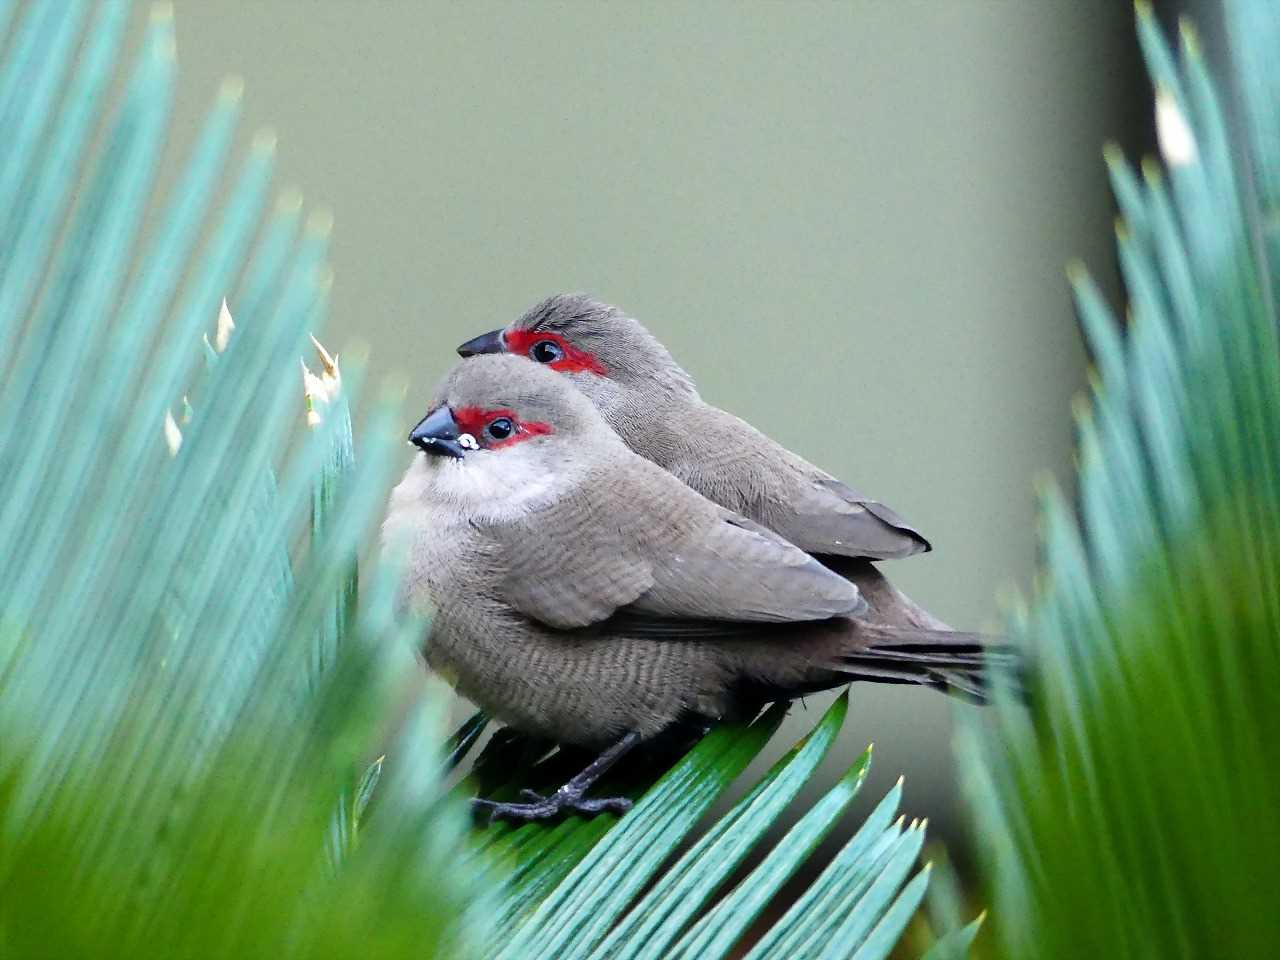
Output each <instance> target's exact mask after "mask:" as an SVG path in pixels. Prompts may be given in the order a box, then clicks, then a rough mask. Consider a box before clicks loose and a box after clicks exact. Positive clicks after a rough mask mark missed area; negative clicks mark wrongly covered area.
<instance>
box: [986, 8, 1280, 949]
mask: <svg viewBox="0 0 1280 960" xmlns="http://www.w3.org/2000/svg"><path fill="white" fill-rule="evenodd" d="M1228 11H1229V15H1230V19H1231V24H1232V27H1233V31H1232V39H1233V47H1234V54H1235V60H1234V67H1235V71H1236V74H1237V79H1238V86H1239V89H1240V90H1241V91H1242V92H1243V94H1244V104H1245V109H1244V111H1243V113H1244V116H1243V121H1244V123H1243V128H1244V130H1245V131H1246V136H1245V137H1242V138H1241V139H1236V138H1235V137H1233V136H1232V135H1231V134H1230V133H1229V132H1228V130H1229V128H1228V125H1227V123H1226V121H1225V120H1224V116H1223V112H1222V110H1221V108H1220V106H1219V104H1218V100H1217V97H1216V94H1215V91H1214V85H1213V84H1212V83H1211V81H1210V77H1209V71H1208V69H1207V68H1206V64H1205V61H1204V58H1203V55H1202V53H1201V51H1200V48H1199V45H1198V43H1197V42H1196V39H1195V36H1194V34H1193V33H1192V32H1191V31H1190V30H1189V29H1186V28H1184V31H1183V37H1182V44H1181V49H1180V51H1179V53H1178V54H1177V55H1175V54H1174V52H1173V51H1171V50H1170V49H1169V48H1168V46H1167V45H1166V43H1165V41H1164V38H1163V37H1162V35H1161V33H1160V31H1159V28H1158V26H1157V24H1156V22H1155V20H1154V18H1153V16H1152V14H1151V13H1150V11H1149V10H1148V9H1146V8H1145V7H1142V8H1140V9H1139V15H1138V31H1139V37H1140V40H1141V42H1142V48H1143V52H1144V54H1145V56H1146V60H1147V64H1148V68H1149V71H1150V73H1151V76H1152V79H1153V83H1154V87H1155V92H1156V104H1157V119H1158V125H1159V132H1160V140H1161V145H1162V151H1163V153H1164V156H1165V161H1166V164H1165V167H1166V169H1164V170H1161V169H1159V168H1158V167H1157V166H1156V164H1154V163H1152V162H1147V163H1144V164H1143V167H1142V170H1141V173H1140V174H1139V173H1136V172H1135V171H1134V170H1132V169H1131V168H1130V167H1129V166H1128V165H1127V164H1126V163H1125V162H1124V161H1123V159H1122V158H1120V157H1119V155H1118V154H1117V153H1116V152H1115V151H1109V152H1108V155H1107V161H1108V165H1109V167H1110V170H1111V175H1112V180H1113V184H1114V188H1115V193H1116V196H1117V198H1118V200H1119V203H1120V207H1121V211H1122V214H1123V223H1122V226H1121V227H1120V229H1119V231H1118V235H1119V251H1120V261H1121V266H1122V268H1123V272H1124V279H1125V284H1126V287H1127V289H1128V293H1129V298H1130V302H1129V323H1128V324H1127V325H1122V324H1120V323H1119V322H1118V321H1117V319H1116V318H1115V316H1114V315H1113V314H1112V313H1111V311H1110V310H1109V309H1108V307H1107V306H1106V304H1105V302H1104V300H1103V298H1102V297H1101V295H1100V294H1099V292H1098V290H1097V289H1096V288H1095V287H1094V285H1093V284H1092V282H1091V281H1090V280H1089V279H1088V278H1087V277H1085V276H1084V275H1083V273H1080V274H1078V275H1076V276H1075V277H1074V278H1073V279H1074V282H1075V286H1076V294H1077V301H1078V305H1079V312H1080V316H1081V318H1082V321H1083V324H1084V327H1085V330H1086V333H1087V336H1088V339H1089V343H1090V346H1091V349H1092V353H1093V356H1094V361H1095V363H1096V366H1097V375H1096V377H1095V379H1094V382H1093V388H1092V396H1091V398H1090V402H1089V403H1088V404H1084V405H1082V406H1081V408H1080V410H1079V413H1078V427H1079V443H1080V470H1079V504H1078V511H1077V512H1078V518H1079V519H1078V520H1076V519H1073V516H1072V510H1071V508H1070V507H1068V505H1067V504H1066V502H1065V500H1064V498H1063V497H1062V495H1061V494H1060V493H1058V492H1057V491H1056V490H1049V491H1048V492H1047V493H1046V497H1045V499H1046V503H1045V509H1044V518H1045V521H1044V522H1045V534H1044V541H1045V559H1044V563H1045V574H1046V577H1045V582H1044V585H1043V588H1042V589H1041V590H1040V592H1039V595H1038V596H1037V598H1036V601H1035V603H1034V605H1033V606H1032V608H1031V610H1030V611H1029V612H1028V613H1025V614H1023V615H1021V616H1019V617H1017V618H1016V622H1015V630H1016V632H1017V633H1019V634H1020V635H1022V636H1024V637H1025V638H1027V640H1028V642H1029V643H1031V644H1033V645H1034V647H1035V649H1036V650H1037V652H1038V653H1039V654H1040V656H1041V659H1042V668H1043V673H1042V677H1041V680H1040V682H1039V684H1038V686H1037V689H1036V690H1035V696H1034V701H1035V706H1034V709H1033V710H1032V711H1031V713H1030V715H1029V716H1028V715H1025V714H1023V713H1022V712H1020V711H1019V710H1018V709H1017V708H1014V707H1012V706H1006V707H1004V708H1002V714H1001V719H1000V723H999V725H998V728H997V729H995V730H987V731H980V730H977V729H971V730H970V731H969V735H968V737H967V743H968V746H967V749H966V750H965V752H964V757H965V762H964V769H965V770H966V771H968V773H969V775H970V777H971V779H972V780H973V783H972V789H971V797H972V802H973V808H974V812H975V815H976V817H977V823H978V826H979V836H980V837H981V840H982V846H983V852H984V853H985V854H986V856H985V863H986V868H987V871H988V872H989V875H990V879H991V884H992V892H993V912H992V918H993V922H994V926H995V929H996V931H997V932H998V935H999V936H998V939H999V946H1000V955H1002V956H1008V957H1016V958H1019V960H1022V958H1029V957H1080V956H1100V957H1101V956H1106V957H1112V956H1125V957H1162V958H1168V957H1188V958H1190V957H1210V956H1213V957H1245V956H1265V955H1269V954H1270V953H1271V952H1273V951H1274V949H1275V944H1276V943H1277V942H1278V941H1280V911H1277V910H1276V909H1275V891H1276V890H1277V889H1280V831H1278V830H1277V829H1276V828H1275V822H1276V819H1275V811H1276V809H1277V805H1278V804H1280V714H1278V713H1277V711H1276V709H1275V704H1276V691H1277V689H1280V645H1278V644H1277V637H1280V349H1278V343H1277V328H1276V321H1277V302H1276V300H1275V293H1274V291H1275V284H1276V281H1277V279H1280V258H1277V255H1276V254H1277V250H1278V249H1280V248H1278V247H1277V245H1276V236H1277V235H1276V223H1275V212H1276V210H1277V201H1278V200H1280V138H1278V137H1277V130H1278V129H1280V127H1278V125H1277V124H1278V122H1280V121H1278V120H1277V118H1278V117H1280V114H1277V112H1276V104H1277V102H1280V101H1278V100H1277V97H1278V96H1280V72H1278V71H1277V70H1276V68H1275V53H1276V47H1275V42H1276V40H1277V39H1278V38H1280V11H1278V10H1277V8H1276V6H1275V4H1273V3H1266V2H1252V0H1238V2H1234V3H1231V4H1228Z"/></svg>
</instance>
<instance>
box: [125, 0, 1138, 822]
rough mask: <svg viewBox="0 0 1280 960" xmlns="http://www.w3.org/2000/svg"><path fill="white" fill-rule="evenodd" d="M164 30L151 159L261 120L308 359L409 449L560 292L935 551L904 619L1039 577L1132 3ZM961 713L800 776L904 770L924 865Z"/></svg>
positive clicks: (908, 585) (857, 720)
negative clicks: (174, 52)
mask: <svg viewBox="0 0 1280 960" xmlns="http://www.w3.org/2000/svg"><path fill="white" fill-rule="evenodd" d="M176 15H177V33H178V55H179V65H180V92H179V100H178V103H177V105H176V128H175V134H174V137H173V143H172V144H171V146H172V148H173V151H172V152H173V156H172V157H171V161H173V162H176V160H177V158H178V157H179V156H180V154H181V150H182V148H184V147H185V145H186V144H188V143H189V142H190V140H191V138H192V136H193V135H194V132H195V130H196V129H197V127H198V124H199V122H200V120H201V117H202V115H203V111H204V109H205V108H206V107H207V105H208V103H209V102H210V101H211V99H212V97H213V95H214V93H215V90H216V88H217V84H218V81H219V79H220V78H221V77H222V76H223V75H225V74H228V73H236V74H240V75H242V76H243V77H244V78H245V81H246V84H247V93H246V100H245V112H246V116H247V119H248V123H247V125H246V131H245V139H246V140H247V138H248V136H249V135H251V133H252V131H253V129H255V128H256V127H258V126H261V125H264V124H270V125H271V126H272V127H274V129H275V130H276V131H277V132H278V134H279V168H280V171H281V177H282V184H297V185H299V186H301V187H302V189H303V192H304V195H305V196H306V198H307V200H308V202H311V203H315V204H318V205H321V206H324V207H328V208H330V209H331V210H332V211H333V212H334V215H335V219H336V228H335V233H334V238H333V264H334V269H335V276H336V282H335V285H334V288H333V298H332V301H333V312H332V317H331V320H330V322H329V326H328V329H327V330H326V331H325V334H324V338H325V340H326V341H327V342H328V343H329V344H330V346H331V347H337V348H342V347H344V346H346V345H350V344H351V343H352V342H353V341H356V340H361V341H364V342H366V343H367V344H368V345H369V348H370V350H371V357H372V360H371V363H372V369H373V373H374V374H375V376H383V375H395V374H398V375H400V376H403V377H405V378H406V379H407V381H408V383H409V390H408V401H407V405H406V409H405V428H406V430H407V429H408V427H409V426H410V425H411V423H412V422H413V421H414V420H415V419H416V418H417V416H418V415H419V414H420V413H421V412H422V411H423V409H424V406H425V402H426V399H427V397H428V396H429V393H430V390H431V388H432V386H433V384H434V383H435V381H436V380H437V379H438V378H439V377H440V376H441V375H442V373H443V372H444V371H445V370H446V369H447V368H448V366H449V365H450V364H451V363H452V362H453V359H454V355H453V347H454V346H455V345H456V344H457V343H459V342H460V341H461V340H463V339H466V338H468V337H470V336H472V335H474V334H476V333H480V332H482V331H485V330H488V329H491V328H493V327H496V326H499V325H501V324H504V323H506V322H507V321H509V320H510V319H511V318H513V317H514V316H515V315H516V314H517V313H518V312H520V311H521V310H522V309H523V308H525V307H526V306H528V305H529V304H531V303H532V302H534V301H536V300H538V299H540V298H542V297H543V296H545V295H547V294H549V293H552V292H556V291H563V290H586V291H589V292H591V293H593V294H595V295H596V296H598V297H600V298H602V299H606V300H609V301H612V302H615V303H617V304H619V305H621V306H622V307H624V308H625V309H627V310H628V311H630V312H632V313H633V314H634V315H636V316H638V317H639V318H641V319H642V320H643V321H644V322H645V323H646V324H647V325H648V326H649V327H650V329H651V330H652V331H653V332H654V333H655V334H657V336H658V337H659V338H660V339H662V340H663V341H664V342H665V343H666V344H667V345H668V347H670V349H671V350H672V352H673V353H674V354H675V355H676V357H677V358H678V359H679V360H680V361H681V363H682V364H684V366H685V367H686V368H687V369H689V370H690V372H691V373H692V374H693V375H694V376H695V378H696V379H697V381H698V383H699V385H700V388H701V389H702V392H703V395H704V396H705V397H706V398H707V399H708V400H710V401H712V402H714V403H716V404H719V405H721V406H724V407H726V408H728V409H730V410H732V411H734V412H736V413H738V414H740V415H742V416H743V417H745V418H747V419H748V420H750V421H751V422H752V423H754V424H755V425H756V426H758V427H760V428H761V429H763V430H765V431H766V432H767V433H769V434H771V435H772V436H774V437H776V438H777V439H778V440H780V441H782V442H783V443H785V444H787V445H788V446H790V447H792V448H793V449H795V450H797V451H799V452H801V453H802V454H804V455H805V456H807V457H809V458H810V459H812V460H813V461H815V462H817V463H818V464H820V465H822V466H824V467H825V468H827V469H829V470H830V471H831V472H832V473H834V474H836V475H837V476H839V477H840V478H842V479H844V480H845V481H847V482H849V483H850V484H852V485H853V486H855V487H857V488H859V489H861V490H863V491H866V492H868V493H870V494H872V495H874V496H876V497H877V498H879V499H882V500H884V501H885V502H887V503H888V504H890V505H891V506H893V507H894V508H895V509H896V510H898V511H900V512H901V513H902V514H903V515H904V516H906V517H907V518H908V519H909V520H911V521H912V522H914V523H915V524H916V525H918V526H919V527H920V529H922V530H923V531H924V532H925V533H926V535H927V536H929V537H930V538H932V540H933V542H934V545H935V551H934V552H933V553H931V554H928V555H925V556H922V557H916V558H913V559H911V560H908V561H899V562H897V563H890V564H885V567H884V569H885V570H886V571H887V572H888V573H889V574H890V575H891V576H892V577H893V578H894V579H895V581H896V582H897V583H898V584H899V585H900V586H901V587H902V588H903V589H905V590H906V591H907V592H908V593H909V594H911V595H912V596H913V597H915V598H916V599H917V600H919V601H920V602H922V603H924V604H925V605H926V606H928V607H929V608H930V609H931V610H933V611H934V612H935V613H937V614H938V615H939V616H942V617H943V618H945V619H947V620H949V621H950V622H951V623H953V624H955V625H956V626H958V627H963V628H970V629H987V630H995V629H998V628H999V623H1000V621H999V616H998V603H997V597H998V596H999V595H1000V593H1001V591H1007V590H1009V589H1010V588H1013V587H1024V588H1025V587H1026V586H1027V585H1028V584H1029V583H1030V580H1031V577H1032V572H1033V566H1034V558H1035V509H1034V495H1033V480H1034V478H1035V477H1036V475H1037V473H1039V472H1041V471H1045V470H1048V471H1052V472H1054V473H1056V474H1057V475H1058V476H1059V477H1063V478H1068V479H1069V466H1070V440H1071V432H1070V418H1069V399H1070V396H1071V394H1072V392H1073V391H1075V390H1077V389H1078V388H1079V387H1080V385H1081V383H1082V381H1083V367H1084V358H1083V354H1082V350H1081V346H1080V343H1079V339H1078V336H1077V332H1076V328H1075V323H1074V320H1073V317H1072V311H1071V307H1070V300H1069V295H1068V289H1067V284H1066V282H1065V279H1064V266H1065V265H1066V263H1067V262H1068V261H1069V259H1070V258H1072V257H1081V258H1083V259H1084V260H1086V261H1087V262H1089V263H1090V264H1091V265H1093V266H1095V267H1097V268H1099V270H1100V271H1101V272H1102V273H1104V274H1106V275H1107V276H1108V277H1109V275H1110V271H1111V263H1112V255H1111V235H1112V230H1111V217H1112V207H1111V202H1110V199H1109V195H1108V192H1107V187H1106V181H1105V173H1104V169H1103V166H1102V162H1101V156H1100V148H1101V145H1102V143H1103V141H1104V140H1105V139H1108V138H1120V139H1121V140H1123V141H1125V142H1130V141H1133V140H1134V139H1135V138H1140V136H1141V132H1142V130H1143V128H1144V127H1145V124H1146V114H1145V106H1144V101H1143V98H1144V97H1145V91H1143V90H1142V89H1141V81H1140V74H1139V73H1138V68H1137V64H1136V58H1135V53H1134V48H1133V40H1132V26H1131V10H1130V7H1129V4H1128V3H1124V2H1119V0H1097V2H1076V0H1073V2H1065V0H1064V2H1049V0H1043V2H1014V0H1008V2H998V0H988V2H984V0H969V2H958V0H957V2H945V0H938V2H932V3H925V2H904V0H882V2H877V0H864V2H847V3H840V4H834V3H823V4H807V3H806V4H801V3H686V4H674V3H662V4H652V3H650V4H622V3H610V4H594V3H586V2H582V3H529V4H514V3H512V4H506V3H502V4H499V3H484V4H466V5H461V4H452V3H410V2H402V3H373V2H367V3H357V2H354V0H353V2H337V0H331V2H301V0H272V2H257V3H229V2H207V0H204V2H196V0H190V2H185V0H179V2H178V3H177V4H176ZM144 20H145V10H139V12H138V17H137V23H136V25H135V26H136V30H135V34H136V35H138V36H140V33H141V29H142V26H143V23H144ZM166 176H168V175H166ZM407 456H408V450H407V449H406V459H407ZM818 699H819V698H814V701H817V700H818ZM824 702H825V701H824ZM820 706H821V704H820V703H818V702H813V701H811V702H810V703H809V704H808V705H807V707H806V708H799V709H797V710H796V711H795V715H794V716H793V718H792V719H791V720H790V721H789V723H790V724H791V725H792V726H791V727H790V728H789V732H790V733H793V734H796V735H798V734H799V732H800V731H801V730H802V729H803V728H804V727H805V726H806V725H807V724H809V723H811V722H812V720H813V719H815V718H816V716H817V710H818V708H819V707H820ZM973 709H974V708H969V707H956V706H954V705H953V704H951V703H949V702H947V701H945V700H944V699H943V698H942V697H939V696H937V695H936V694H932V693H928V692H917V691H909V690H903V689H898V688H881V687H866V686H860V687H856V688H855V697H854V705H853V709H852V711H851V715H850V719H849V722H848V724H847V726H846V730H845V733H844V735H843V738H842V741H841V748H840V750H839V751H838V752H839V754H840V755H839V756H838V757H833V759H832V760H830V761H829V769H828V770H827V771H826V775H827V776H828V777H830V776H832V775H834V773H835V771H836V768H837V766H841V765H843V764H846V763H848V762H849V761H850V760H851V759H852V757H853V756H854V754H855V752H856V751H859V750H860V749H861V748H862V747H863V746H865V744H866V743H867V742H868V741H870V740H875V741H876V744H877V746H876V759H875V770H874V775H873V780H872V783H871V788H870V789H869V790H867V791H866V796H865V797H864V800H865V801H866V802H870V800H871V799H872V798H873V797H874V796H878V795H879V794H880V793H881V792H882V791H883V789H885V788H887V786H888V785H889V784H890V783H892V781H893V779H894V778H896V777H897V775H898V774H899V773H900V772H903V773H905V774H906V776H907V793H906V801H905V809H906V810H908V811H910V812H911V813H912V814H913V815H928V816H931V817H933V818H934V822H935V823H937V824H939V825H940V826H941V827H942V831H943V834H944V835H948V836H953V835H955V833H956V831H957V829H958V823H959V819H958V816H959V815H958V814H957V812H956V809H957V806H956V795H957V791H958V789H959V788H958V785H957V779H956V775H955V770H954V764H953V761H952V759H951V740H952V732H953V723H954V717H955V714H957V713H958V712H962V711H966V710H968V711H971V710H973ZM789 739H790V738H788V741H789ZM784 745H785V743H784V742H782V741H780V742H779V743H778V745H777V747H776V750H775V753H776V752H777V751H780V750H781V749H782V748H783V746H784ZM824 782H825V781H824Z"/></svg>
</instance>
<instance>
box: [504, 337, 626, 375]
mask: <svg viewBox="0 0 1280 960" xmlns="http://www.w3.org/2000/svg"><path fill="white" fill-rule="evenodd" d="M502 340H503V343H505V344H506V345H507V352H508V353H518V354H521V355H523V356H528V355H529V349H530V348H531V347H532V346H533V345H534V344H535V343H538V342H539V341H542V340H550V341H551V342H552V343H554V344H555V345H556V346H558V347H559V348H560V349H561V350H563V351H564V356H563V357H561V358H560V359H559V360H557V361H556V362H555V363H550V364H547V366H549V367H550V368H551V369H552V370H555V371H557V372H559V373H584V372H585V373H594V374H595V375H596V376H598V377H604V376H608V374H609V370H608V368H607V367H605V365H604V364H603V363H601V362H600V361H599V360H598V359H596V356H595V354H592V353H587V352H586V351H585V350H579V349H578V348H577V347H575V346H574V345H573V344H571V343H570V342H569V341H568V340H566V339H565V338H564V337H562V336H560V334H558V333H550V332H548V331H546V330H508V331H507V332H506V333H504V334H503V335H502Z"/></svg>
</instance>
